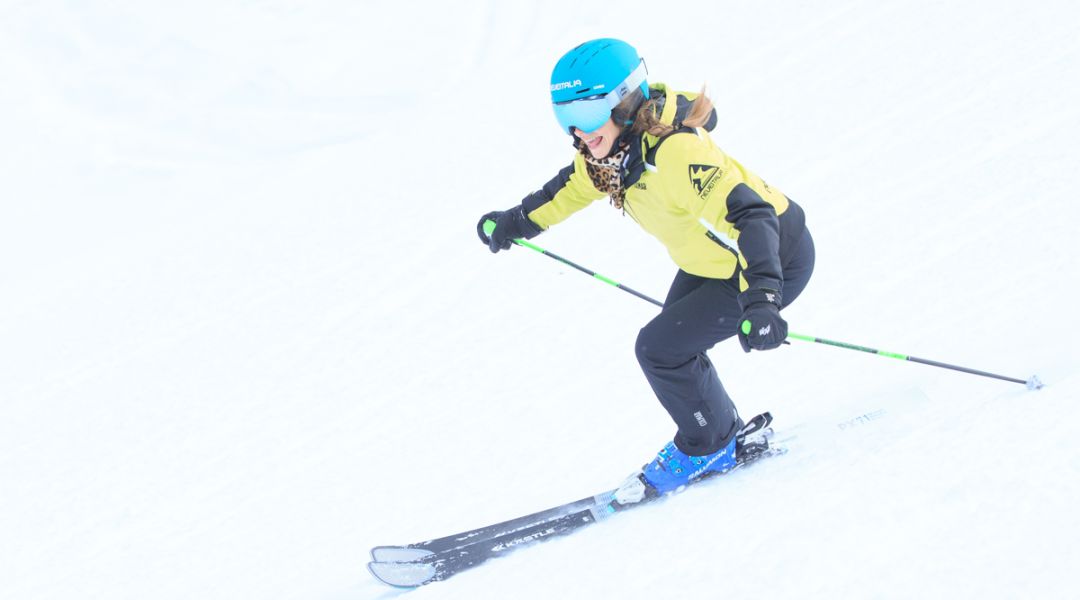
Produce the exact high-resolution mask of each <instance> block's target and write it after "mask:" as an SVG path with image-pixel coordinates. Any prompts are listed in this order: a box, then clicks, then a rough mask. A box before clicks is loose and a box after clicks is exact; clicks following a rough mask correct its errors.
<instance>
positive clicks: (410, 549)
mask: <svg viewBox="0 0 1080 600" xmlns="http://www.w3.org/2000/svg"><path fill="white" fill-rule="evenodd" d="M771 424H772V414H771V413H768V412H765V413H762V414H760V415H757V416H755V417H754V418H752V419H750V421H749V422H747V423H746V424H745V425H744V426H743V427H742V429H740V430H739V436H740V437H742V438H744V439H745V438H747V437H749V436H754V435H756V434H758V432H762V431H765V430H766V429H768V427H769V425H771ZM614 492H615V490H609V491H607V492H604V493H601V494H597V495H595V496H587V497H585V498H582V499H580V500H576V501H574V502H567V503H565V504H560V505H558V506H553V507H551V508H548V509H546V510H541V511H538V512H535V513H532V514H528V515H524V516H521V517H516V518H513V519H509V520H506V521H503V522H501V523H495V524H493V525H486V526H484V527H478V528H476V529H469V530H466V531H462V532H460V533H455V534H452V535H448V536H444V537H441V538H436V539H431V540H427V541H423V542H417V543H414V544H408V545H405V546H376V547H374V548H372V549H371V560H372V561H373V562H411V561H416V560H423V559H424V558H427V557H430V556H432V555H435V554H439V553H441V552H446V551H447V550H453V549H455V548H461V547H462V546H466V545H469V544H473V543H476V542H479V541H483V540H488V539H491V538H495V537H499V536H503V535H506V534H508V533H513V532H515V531H519V530H521V529H525V528H527V527H530V526H532V525H536V524H538V523H543V522H546V521H550V520H552V519H557V518H559V517H563V516H566V515H569V514H574V513H576V512H579V511H581V510H584V509H587V508H589V507H591V506H594V505H597V504H603V503H604V502H606V501H607V500H606V499H607V498H609V497H610V495H611V494H612V493H614Z"/></svg>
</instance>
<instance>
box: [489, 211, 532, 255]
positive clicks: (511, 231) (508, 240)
mask: <svg viewBox="0 0 1080 600" xmlns="http://www.w3.org/2000/svg"><path fill="white" fill-rule="evenodd" d="M488 221H494V222H495V229H494V230H492V232H491V235H490V236H489V235H488V234H486V233H484V223H486V222H488ZM542 231H544V230H543V229H540V226H539V225H537V224H536V223H533V222H532V221H530V220H529V217H527V216H525V209H523V208H522V207H521V206H515V207H514V208H511V209H510V210H501V211H500V210H496V211H493V212H489V213H488V214H486V215H484V216H482V217H480V222H479V223H477V224H476V234H477V235H479V236H480V241H481V242H484V243H485V244H487V247H488V248H489V249H490V250H491V251H492V252H498V251H499V250H508V249H509V248H510V246H512V245H513V244H514V240H516V239H520V238H525V239H527V240H529V239H532V238H534V237H536V236H538V235H540V233H541V232H542Z"/></svg>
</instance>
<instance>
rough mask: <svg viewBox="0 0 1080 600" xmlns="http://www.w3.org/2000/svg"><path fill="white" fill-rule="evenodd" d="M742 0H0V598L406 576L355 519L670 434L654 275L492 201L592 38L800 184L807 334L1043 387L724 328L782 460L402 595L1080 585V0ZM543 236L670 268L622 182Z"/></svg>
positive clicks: (897, 593) (341, 591)
mask: <svg viewBox="0 0 1080 600" xmlns="http://www.w3.org/2000/svg"><path fill="white" fill-rule="evenodd" d="M745 4H747V3H743V4H730V5H724V6H722V7H718V6H717V5H716V4H715V3H704V2H690V3H683V4H680V5H679V6H678V8H677V12H678V13H679V17H680V18H683V19H685V20H686V21H687V22H688V23H690V24H692V27H690V28H688V27H685V26H678V25H671V24H669V23H671V21H670V19H668V18H663V19H661V18H659V17H655V18H646V17H648V16H650V15H653V16H655V15H656V14H657V11H658V10H659V11H661V12H663V11H671V10H676V9H671V8H663V9H658V8H657V6H656V5H655V4H650V3H644V2H637V1H633V2H627V3H623V5H620V9H619V10H617V11H613V10H611V7H610V6H608V5H599V4H598V5H585V4H582V3H576V2H575V3H571V2H549V3H521V4H519V5H515V6H509V5H506V6H504V5H503V4H499V3H492V2H465V3H457V4H454V5H447V6H442V5H436V4H424V5H410V4H393V3H376V4H371V3H359V4H352V3H347V2H339V1H335V0H323V1H319V2H314V3H294V2H287V1H274V2H262V3H250V2H236V1H226V2H213V3H211V2H195V3H194V4H192V3H186V4H184V5H183V8H179V6H180V5H175V6H174V5H170V4H168V3H164V2H146V3H140V4H137V5H134V4H133V5H130V6H128V5H123V4H110V5H108V6H104V5H99V4H87V5H82V4H71V3H61V2H55V1H47V2H40V3H8V4H7V5H5V6H4V7H3V8H0V14H2V15H3V18H0V76H2V80H3V81H4V84H3V85H2V86H0V107H2V108H3V110H0V131H3V132H4V135H3V139H4V142H3V143H0V281H3V283H4V294H2V295H0V506H2V507H3V510H2V511H0V597H3V598H18V599H20V600H39V599H54V598H55V599H59V598H64V599H68V598H86V599H98V598H100V599H108V600H126V599H143V598H155V599H157V600H169V599H173V598H176V599H181V598H183V599H191V598H200V599H213V598H260V599H291V598H304V599H311V598H321V599H330V600H343V599H346V598H349V599H352V598H396V597H398V596H399V595H400V594H401V592H400V591H397V590H392V589H388V588H386V587H385V586H381V585H380V584H378V583H377V582H375V581H373V580H372V579H371V578H370V576H369V575H368V573H367V572H366V571H365V569H364V563H365V562H366V561H367V552H368V549H369V548H370V547H371V546H374V545H378V544H393V543H408V542H411V541H418V540H421V539H427V538H431V537H434V536H439V535H444V534H447V533H450V532H453V531H457V530H461V529H465V528H468V527H472V526H478V525H482V524H485V523H491V522H494V521H497V520H500V519H505V518H509V517H512V516H516V515H519V514H523V513H527V512H531V511H534V510H537V509H539V508H542V507H545V506H550V505H554V504H557V503H560V502H564V501H567V500H570V499H574V498H579V497H581V496H584V495H586V494H588V493H591V492H597V491H600V490H602V489H607V488H610V487H612V486H614V485H617V484H618V482H619V481H621V479H622V478H623V477H624V476H625V475H626V474H628V473H630V472H631V471H632V470H633V469H635V468H636V467H638V466H640V465H641V464H642V463H644V462H646V461H647V460H648V459H649V458H650V456H651V455H652V454H653V453H654V452H655V451H656V450H657V449H659V448H660V446H661V445H662V444H663V443H664V442H665V441H666V440H667V439H669V438H670V436H671V435H672V433H673V431H672V426H671V424H670V422H669V421H668V419H667V416H666V414H665V413H664V412H663V410H662V408H661V407H660V406H659V404H658V403H657V402H656V401H655V400H654V399H653V398H652V397H651V394H650V392H649V390H648V388H647V385H646V384H645V382H644V379H643V378H642V377H641V375H640V373H639V372H638V369H637V366H636V363H635V360H634V355H633V351H632V344H633V342H634V338H635V336H636V334H637V331H638V329H639V328H640V327H641V326H642V325H643V324H644V323H646V322H647V321H648V320H649V319H650V318H651V316H652V315H654V314H655V308H654V307H652V306H650V305H648V304H647V303H644V302H641V301H640V300H637V299H635V298H633V297H630V296H628V295H625V294H622V293H620V292H618V291H614V290H612V289H611V288H610V287H608V286H601V285H597V284H596V283H595V282H591V281H590V280H589V279H588V278H587V277H584V276H582V275H580V274H579V273H577V272H575V271H573V270H571V269H568V268H566V267H562V266H560V265H558V264H557V263H554V262H553V261H551V260H549V259H546V258H544V257H541V256H539V255H536V254H535V253H532V252H528V251H526V250H523V249H518V248H515V249H513V250H512V251H511V252H509V253H505V254H504V253H500V254H499V255H497V256H491V255H490V253H488V252H487V251H486V250H485V249H484V248H483V247H481V246H480V245H479V244H478V243H477V242H476V239H475V237H474V236H475V234H474V233H473V228H474V226H475V222H476V219H477V218H478V217H479V215H481V214H483V213H484V212H487V211H489V210H494V209H498V208H506V207H509V206H512V205H513V204H515V203H516V202H518V200H519V199H520V198H521V197H522V196H524V195H525V194H526V193H528V192H529V191H531V190H533V189H535V188H537V187H538V186H539V185H541V184H542V183H543V182H545V181H547V179H548V178H549V177H551V175H553V174H554V173H555V172H556V171H557V170H558V169H559V168H561V167H562V166H564V164H565V163H566V162H567V161H568V160H569V158H570V148H569V144H568V143H567V140H566V139H565V137H563V136H562V135H561V134H559V133H558V132H557V130H556V128H555V126H554V122H553V120H552V118H551V113H550V107H549V106H548V104H547V102H546V93H545V89H546V88H545V81H546V79H545V78H546V77H547V76H548V74H549V73H550V68H551V64H552V63H553V61H554V60H555V59H556V58H557V57H558V55H559V54H560V53H561V52H563V51H564V50H565V49H566V48H569V47H570V46H572V45H573V44H576V43H578V42H580V41H583V40H585V39H589V38H592V37H599V36H607V35H614V36H618V37H622V38H624V39H627V40H629V41H631V42H632V43H634V44H636V45H637V46H638V47H639V49H640V50H641V52H642V54H643V55H644V56H645V57H646V58H647V60H648V66H649V68H650V72H651V73H652V74H653V75H652V77H651V78H652V79H653V80H654V81H664V82H667V83H670V84H672V85H674V86H675V87H677V88H680V89H691V90H696V89H698V88H699V87H700V86H701V85H702V84H703V83H707V84H708V89H709V93H710V95H711V96H712V97H713V99H714V101H715V102H716V104H717V106H718V110H719V111H720V113H721V120H720V126H719V127H718V129H717V131H716V132H715V133H714V138H715V139H716V140H717V142H718V144H719V145H720V146H721V147H722V148H724V149H725V150H727V151H728V152H730V153H731V154H732V155H733V156H735V157H736V158H737V159H739V160H740V161H741V162H743V163H744V164H745V165H747V167H748V168H750V169H751V170H754V171H755V172H758V173H759V174H761V175H762V176H764V177H765V178H766V179H768V180H769V181H770V183H774V184H775V185H777V186H778V187H779V188H780V189H783V190H784V191H785V192H786V193H788V194H789V195H790V196H791V197H792V198H794V199H796V200H797V201H798V202H799V203H800V204H802V205H803V206H804V207H805V208H806V210H807V213H808V224H809V226H810V228H811V230H812V232H813V235H814V237H815V240H816V243H817V249H818V265H817V271H816V272H815V275H814V279H813V280H812V282H811V284H810V286H809V287H808V289H807V291H806V293H805V294H804V295H803V297H801V298H800V299H799V300H798V302H796V303H795V304H793V305H792V306H791V307H790V308H789V309H787V310H785V316H786V318H787V319H788V321H789V322H790V323H791V328H792V330H794V331H798V332H799V333H803V334H807V335H818V336H822V337H827V338H831V339H837V340H842V341H846V342H851V343H856V344H862V345H867V346H873V347H879V348H881V349H883V350H888V351H897V352H903V353H906V354H912V355H915V356H920V357H924V358H929V359H934V360H942V361H945V362H955V363H957V364H961V365H964V366H969V367H973V368H979V369H983V370H988V371H993V372H1001V373H1004V374H1006V375H1010V376H1014V377H1020V378H1026V377H1028V376H1030V375H1032V374H1038V375H1039V376H1040V378H1042V380H1043V381H1044V382H1045V383H1046V384H1047V387H1046V388H1045V389H1043V390H1041V391H1039V392H1028V391H1026V390H1024V389H1023V388H1022V387H1021V386H1018V385H1015V384H1009V383H1003V382H998V381H991V380H986V379H981V378H977V377H972V376H970V375H964V374H959V373H953V372H948V371H944V370H940V369H934V368H930V367H926V366H922V365H916V364H903V363H900V362H899V361H895V360H888V359H883V358H878V357H873V356H869V355H866V354H862V353H856V352H850V351H845V350H840V349H836V348H828V347H824V346H820V345H815V344H806V343H800V342H795V343H793V345H792V346H790V347H785V348H783V349H782V350H778V351H776V352H770V353H761V354H758V353H755V354H753V355H750V356H746V355H744V354H743V353H742V352H741V350H740V349H739V348H738V345H737V344H734V343H728V344H722V345H720V346H718V347H717V348H715V349H714V350H712V351H711V353H710V354H711V356H712V357H713V359H714V361H715V362H716V363H717V365H718V367H719V369H720V370H721V375H722V377H723V379H724V383H725V386H727V387H728V389H729V390H730V391H731V393H732V394H733V397H734V398H735V400H736V402H737V404H738V406H739V409H740V411H741V412H742V413H743V414H744V415H752V414H755V413H757V412H760V411H762V410H771V411H772V412H773V413H774V415H775V416H776V422H775V428H776V430H777V434H778V437H779V438H781V439H783V438H785V437H789V438H790V439H789V440H788V441H787V445H788V446H789V448H790V452H789V453H788V454H787V455H785V456H783V457H778V458H774V459H770V460H768V461H765V462H763V463H761V464H759V465H757V466H755V467H753V468H752V469H748V470H746V471H745V472H741V473H734V474H732V475H731V476H730V477H725V478H723V479H722V480H717V481H715V482H710V483H709V484H707V485H703V486H701V487H700V488H695V489H693V490H691V491H688V492H686V493H685V494H681V495H678V496H676V497H673V498H670V499H668V500H666V501H665V502H662V503H659V504H658V505H656V506H650V507H643V508H642V509H641V510H640V511H635V512H633V513H631V514H630V515H628V516H625V517H622V516H620V517H619V518H616V519H612V520H610V521H608V522H605V523H602V524H599V525H597V526H596V527H594V528H590V529H589V530H587V531H583V532H582V533H580V534H578V535H574V536H571V537H568V538H565V539H558V540H553V541H550V542H548V543H545V544H541V545H539V546H537V547H534V548H528V549H524V550H522V551H520V552H516V553H514V554H511V555H509V556H507V557H505V558H501V559H499V560H495V561H492V562H491V563H490V564H488V565H485V566H483V567H481V568H479V569H476V570H474V571H469V572H466V573H462V574H461V575H459V576H457V577H455V578H454V579H452V580H449V581H446V582H441V583H438V584H435V585H431V586H427V587H424V588H421V589H418V590H416V591H415V592H411V593H410V597H419V598H439V599H444V598H445V599H456V598H461V599H465V598H468V599H475V598H488V597H492V598H494V597H513V598H520V599H528V598H551V597H553V596H563V597H568V598H609V597H619V598H622V599H633V598H657V597H705V598H710V597H748V596H751V595H754V596H757V595H761V594H762V593H763V590H765V592H764V593H767V594H768V595H769V596H771V597H776V598H838V597H839V598H847V597H852V598H912V597H918V598H1018V597H1037V596H1049V597H1060V598H1068V597H1075V596H1080V587H1078V586H1077V584H1076V583H1075V578H1074V577H1072V576H1071V570H1072V567H1073V565H1076V564H1080V552H1078V551H1077V550H1076V545H1075V542H1074V540H1075V538H1076V536H1077V534H1078V533H1080V517H1078V516H1077V515H1078V513H1077V511H1076V510H1075V506H1076V504H1077V503H1078V501H1080V446H1078V444H1077V442H1076V436H1075V431H1074V430H1075V427H1073V423H1074V422H1075V421H1076V420H1077V417H1078V416H1080V415H1078V409H1077V401H1078V400H1080V393H1078V390H1080V381H1078V379H1077V377H1078V368H1077V366H1078V365H1080V360H1078V357H1080V354H1078V352H1077V351H1076V349H1075V340H1077V339H1080V336H1078V334H1080V326H1078V324H1077V320H1076V319H1075V318H1074V317H1073V316H1072V313H1071V311H1070V309H1069V303H1068V301H1069V300H1070V299H1071V298H1074V297H1076V296H1077V292H1078V291H1080V286H1078V283H1077V281H1078V279H1077V273H1078V272H1080V260H1078V259H1077V253H1076V252H1075V251H1074V249H1073V248H1072V246H1071V245H1070V241H1071V240H1072V239H1073V238H1074V237H1075V234H1076V231H1077V223H1078V217H1080V209H1078V208H1077V203H1076V202H1075V196H1076V194H1077V193H1078V191H1080V176H1078V174H1077V171H1076V169H1075V162H1076V161H1075V150H1076V143H1075V140H1076V139H1077V137H1078V134H1080V72H1078V71H1080V38H1077V36H1076V35H1075V25H1074V24H1075V22H1076V21H1077V17H1080V9H1077V8H1076V6H1075V5H1074V4H1073V3H1068V2H1064V1H1054V2H1040V3H1038V4H1037V5H1035V6H1021V5H1019V4H1017V3H1011V2H980V3H975V2H952V3H939V2H931V1H929V0H917V1H914V2H900V1H899V0H887V1H885V2H878V3H873V4H867V3H862V2H854V1H836V2H829V3H826V4H825V5H807V4H805V3H799V2H792V1H784V2H775V3H756V4H757V5H755V3H750V4H751V5H745ZM421 13H422V14H423V15H424V17H425V18H423V19H418V18H416V16H417V15H418V14H421ZM568 16H569V17H571V18H568ZM535 242H537V243H539V244H540V245H541V246H543V247H545V248H549V249H551V250H552V251H553V252H556V253H558V254H560V255H563V256H566V257H568V258H570V259H572V260H575V261H576V262H580V263H581V264H584V265H587V266H589V267H591V268H594V269H596V270H597V271H599V272H601V273H603V274H605V275H607V276H609V277H612V278H614V279H616V280H619V281H621V282H623V283H625V284H626V285H629V286H631V287H633V288H635V289H638V290H641V291H642V292H644V293H646V294H648V295H650V296H654V297H660V296H662V294H663V293H664V292H665V291H666V289H667V285H668V283H669V282H670V279H671V277H672V275H673V274H674V267H673V266H672V265H671V263H670V261H669V260H668V259H667V257H666V256H665V254H664V251H663V249H662V248H661V247H660V246H659V245H658V244H657V243H656V242H655V241H653V240H651V239H650V238H648V237H647V236H646V235H645V234H643V233H642V232H641V231H639V230H638V229H637V227H636V226H635V225H634V223H633V222H632V221H631V220H630V219H626V218H623V217H621V216H619V215H618V213H616V212H615V211H613V210H612V209H610V208H609V207H607V206H606V205H605V204H604V203H602V202H599V203H597V204H596V205H595V206H593V207H590V208H589V209H587V210H585V211H583V212H581V213H579V214H578V215H575V217H574V218H573V219H571V220H570V221H568V222H566V223H564V224H561V225H559V226H558V227H556V228H553V229H552V230H551V231H550V232H547V233H545V234H544V236H542V237H541V238H539V239H537V240H535Z"/></svg>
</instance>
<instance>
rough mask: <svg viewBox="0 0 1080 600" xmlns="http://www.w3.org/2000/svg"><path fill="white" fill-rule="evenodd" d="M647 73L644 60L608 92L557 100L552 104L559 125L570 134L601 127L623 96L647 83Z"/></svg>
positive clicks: (586, 131)
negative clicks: (562, 100) (563, 100)
mask: <svg viewBox="0 0 1080 600" xmlns="http://www.w3.org/2000/svg"><path fill="white" fill-rule="evenodd" d="M646 75H648V71H647V70H646V69H645V61H644V60H643V61H641V62H640V63H638V66H637V68H636V69H634V70H633V71H632V72H631V73H630V74H629V75H627V76H626V79H624V80H623V81H622V83H620V84H619V85H618V86H616V87H615V89H613V90H611V91H610V92H608V93H606V94H597V95H594V96H589V97H587V98H577V99H574V100H568V101H566V102H556V103H555V104H553V105H552V106H553V107H554V108H555V118H556V119H558V121H559V126H561V127H562V128H563V131H565V132H566V133H568V134H570V135H573V134H574V131H573V130H574V129H579V130H581V131H583V132H585V133H591V132H593V131H596V130H597V129H600V127H602V126H603V125H604V123H606V122H607V120H608V119H610V118H611V111H612V110H613V109H614V108H615V107H616V106H618V105H619V103H620V102H622V100H623V98H625V97H627V96H629V95H630V93H631V92H633V91H634V90H635V89H637V88H638V87H640V86H641V84H643V83H645V77H646Z"/></svg>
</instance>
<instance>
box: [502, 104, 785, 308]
mask: <svg viewBox="0 0 1080 600" xmlns="http://www.w3.org/2000/svg"><path fill="white" fill-rule="evenodd" d="M650 91H651V97H653V98H663V100H662V101H663V110H662V112H661V115H660V120H661V121H662V122H664V123H667V124H671V125H674V126H675V130H674V132H672V133H670V134H668V135H665V136H663V137H659V138H658V137H656V136H653V135H649V134H642V135H641V136H638V139H636V140H632V141H631V144H630V152H629V155H628V157H627V159H626V160H625V161H624V163H623V168H622V180H623V187H624V188H625V189H626V199H625V202H624V208H625V209H626V214H628V215H630V216H631V217H632V218H633V219H634V220H635V221H637V222H638V224H640V225H641V227H642V229H644V230H645V231H647V232H648V233H650V234H651V235H653V236H654V237H656V238H657V239H658V240H660V242H661V243H662V244H663V245H664V246H665V247H666V248H667V250H668V253H669V254H670V256H671V258H672V260H673V261H675V264H676V265H678V266H679V268H680V269H682V270H684V271H686V272H687V273H690V274H692V275H698V276H700V277H709V278H715V279H728V278H731V277H733V276H735V275H736V274H738V275H739V284H740V289H741V290H746V289H747V288H748V287H753V288H764V289H771V290H781V286H782V283H783V276H782V273H783V271H782V266H783V264H784V263H786V262H787V259H788V258H789V256H788V252H790V251H792V250H793V248H794V247H795V242H797V241H799V239H800V236H801V235H802V234H803V231H804V229H805V217H804V215H803V211H802V208H800V207H799V206H798V205H797V204H795V203H794V202H792V201H791V200H790V199H788V198H787V197H786V196H785V195H784V194H783V193H781V192H780V190H778V189H776V188H774V187H771V186H769V184H767V183H765V181H764V180H762V179H761V178H760V177H758V176H757V175H755V174H754V173H752V172H750V171H749V170H747V169H746V168H745V167H743V166H742V165H741V164H739V162H738V161H736V160H735V159H734V158H732V157H730V156H728V155H727V154H725V153H724V152H723V151H722V150H720V149H719V148H718V147H717V146H716V145H715V144H714V143H713V141H712V139H710V137H709V134H708V131H711V130H712V129H713V127H715V124H716V120H717V119H716V113H715V111H714V112H713V114H712V116H711V118H710V119H709V122H708V123H707V124H706V126H705V127H704V128H700V129H695V128H691V127H685V126H683V125H682V119H683V118H684V117H685V115H686V114H687V113H688V112H689V110H690V104H691V102H692V101H693V100H694V98H696V97H697V94H692V93H686V92H675V91H671V90H668V89H667V87H666V86H664V85H663V84H654V85H652V86H651V87H650ZM605 196H606V194H604V193H602V192H600V191H598V190H597V189H596V187H595V186H594V185H593V183H592V181H591V180H590V178H589V175H588V173H587V171H586V169H585V158H584V156H583V155H582V154H581V153H580V152H579V153H578V154H577V155H576V156H575V157H574V162H573V164H571V165H570V166H568V167H566V168H564V169H563V170H561V171H560V172H559V174H558V175H556V176H555V177H554V178H553V179H552V180H551V181H549V182H548V183H547V184H545V185H544V186H543V188H541V189H540V190H538V191H536V192H533V193H532V194H529V195H528V196H526V197H525V199H524V200H523V201H522V209H523V211H524V213H525V215H527V216H528V218H529V220H531V221H532V222H533V223H535V224H536V225H537V226H539V227H540V228H541V229H547V228H549V227H551V226H552V225H555V224H557V223H559V222H561V221H563V220H565V219H566V218H567V217H569V216H570V215H572V214H573V213H575V212H577V211H579V210H581V209H582V208H585V207H586V206H588V205H589V204H591V203H592V202H594V201H596V200H599V199H601V198H604V197H605Z"/></svg>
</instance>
